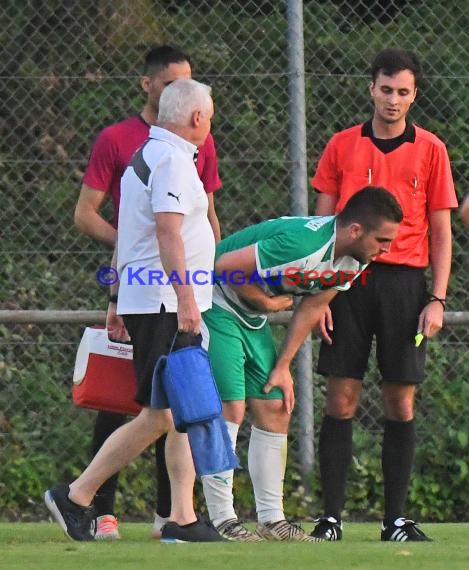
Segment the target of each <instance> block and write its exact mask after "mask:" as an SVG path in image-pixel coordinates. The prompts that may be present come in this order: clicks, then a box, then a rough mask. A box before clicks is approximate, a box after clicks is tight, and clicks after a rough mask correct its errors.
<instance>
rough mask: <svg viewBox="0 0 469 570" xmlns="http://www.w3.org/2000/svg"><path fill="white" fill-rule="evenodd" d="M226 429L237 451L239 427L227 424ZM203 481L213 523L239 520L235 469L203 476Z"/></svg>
mask: <svg viewBox="0 0 469 570" xmlns="http://www.w3.org/2000/svg"><path fill="white" fill-rule="evenodd" d="M226 427H227V428H228V433H229V435H230V439H231V445H232V447H233V451H235V449H236V439H237V437H238V430H239V425H238V424H235V423H233V422H226ZM201 479H202V485H203V488H204V496H205V502H206V504H207V510H208V514H209V516H210V520H211V521H212V523H213V524H214V525H215V526H218V525H219V524H221V523H222V522H224V521H227V520H229V519H236V518H238V517H237V516H236V513H235V511H234V506H233V469H230V470H229V471H222V472H221V473H215V474H214V475H203V476H202V477H201Z"/></svg>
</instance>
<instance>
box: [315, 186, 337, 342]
mask: <svg viewBox="0 0 469 570" xmlns="http://www.w3.org/2000/svg"><path fill="white" fill-rule="evenodd" d="M337 201H338V198H337V196H331V195H330V194H325V193H324V192H318V193H317V197H316V209H315V212H314V214H315V215H316V216H333V215H334V214H335V207H336V205H337ZM333 328H334V321H333V319H332V313H331V310H330V309H329V308H327V309H326V311H325V312H324V315H323V317H321V321H320V322H319V323H318V325H317V329H318V334H319V335H320V337H321V338H322V339H323V340H324V341H325V342H327V343H328V344H332V338H331V336H330V334H329V332H330V331H332V330H333Z"/></svg>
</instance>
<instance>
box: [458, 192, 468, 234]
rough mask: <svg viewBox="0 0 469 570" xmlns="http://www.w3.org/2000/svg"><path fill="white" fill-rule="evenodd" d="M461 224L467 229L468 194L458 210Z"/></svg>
mask: <svg viewBox="0 0 469 570" xmlns="http://www.w3.org/2000/svg"><path fill="white" fill-rule="evenodd" d="M460 214H461V219H462V222H463V224H464V225H465V226H466V228H467V229H468V230H469V194H468V195H467V196H466V198H465V200H464V202H463V204H462V206H461V210H460Z"/></svg>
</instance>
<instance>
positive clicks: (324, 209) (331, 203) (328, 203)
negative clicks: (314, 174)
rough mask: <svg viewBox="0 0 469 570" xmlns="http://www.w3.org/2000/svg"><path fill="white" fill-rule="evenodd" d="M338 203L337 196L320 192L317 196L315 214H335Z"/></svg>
mask: <svg viewBox="0 0 469 570" xmlns="http://www.w3.org/2000/svg"><path fill="white" fill-rule="evenodd" d="M336 205H337V196H331V195H330V194H325V193H324V192H318V193H317V198H316V209H315V211H314V215H315V216H333V215H334V214H335V207H336Z"/></svg>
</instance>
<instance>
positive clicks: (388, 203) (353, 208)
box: [337, 186, 404, 231]
mask: <svg viewBox="0 0 469 570" xmlns="http://www.w3.org/2000/svg"><path fill="white" fill-rule="evenodd" d="M403 218H404V214H403V213H402V208H401V207H400V205H399V202H398V201H397V200H396V198H395V197H394V196H393V195H392V194H391V192H389V190H386V188H383V187H381V186H365V187H364V188H362V189H361V190H359V191H358V192H356V193H355V194H354V195H353V196H352V197H351V198H350V199H349V200H348V202H347V203H346V204H345V206H344V209H343V210H342V211H341V212H340V214H339V215H338V216H337V221H338V223H339V224H340V225H342V226H346V225H348V224H352V223H354V222H355V223H358V224H360V225H362V226H363V227H364V228H365V231H371V230H375V229H376V228H378V227H379V226H380V224H381V223H382V222H383V221H388V222H395V223H396V224H400V223H401V222H402V220H403Z"/></svg>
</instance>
